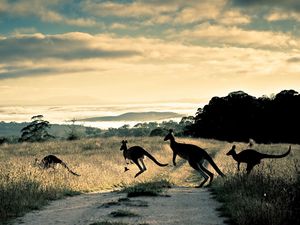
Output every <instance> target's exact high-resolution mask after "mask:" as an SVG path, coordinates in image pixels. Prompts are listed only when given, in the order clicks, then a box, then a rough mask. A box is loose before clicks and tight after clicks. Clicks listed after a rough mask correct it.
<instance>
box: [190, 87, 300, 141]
mask: <svg viewBox="0 0 300 225" xmlns="http://www.w3.org/2000/svg"><path fill="white" fill-rule="evenodd" d="M299 129H300V95H299V93H298V92H296V91H294V90H284V91H281V92H280V93H278V94H276V95H274V96H273V97H267V96H263V97H260V98H256V97H253V96H251V95H248V94H247V93H245V92H243V91H237V92H232V93H230V94H228V96H226V97H213V98H212V99H211V100H210V101H209V104H208V105H205V106H204V107H203V108H199V109H198V110H197V113H196V115H195V117H194V122H193V124H192V125H190V126H188V128H187V131H186V134H188V135H192V136H195V137H204V138H214V139H219V140H227V141H245V142H246V141H248V140H249V138H252V139H254V140H255V141H256V142H260V143H270V142H273V143H279V142H286V143H300V131H299Z"/></svg>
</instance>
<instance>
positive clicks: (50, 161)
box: [35, 155, 80, 176]
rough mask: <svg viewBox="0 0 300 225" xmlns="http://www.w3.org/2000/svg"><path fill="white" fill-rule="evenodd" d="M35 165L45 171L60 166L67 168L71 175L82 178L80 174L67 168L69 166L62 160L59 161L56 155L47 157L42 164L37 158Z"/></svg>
mask: <svg viewBox="0 0 300 225" xmlns="http://www.w3.org/2000/svg"><path fill="white" fill-rule="evenodd" d="M35 164H37V165H39V166H40V167H41V168H43V169H49V168H50V167H51V168H54V166H55V165H57V164H60V165H62V166H63V167H65V168H66V169H67V170H68V171H69V172H70V173H71V174H73V175H75V176H80V175H79V174H77V173H75V172H73V171H72V170H70V169H69V167H68V166H67V164H66V163H65V162H63V161H62V160H61V159H59V158H58V157H56V156H55V155H47V156H45V157H44V158H43V159H42V160H41V161H40V162H39V160H38V159H37V158H36V159H35Z"/></svg>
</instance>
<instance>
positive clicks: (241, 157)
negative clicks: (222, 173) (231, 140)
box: [226, 145, 291, 174]
mask: <svg viewBox="0 0 300 225" xmlns="http://www.w3.org/2000/svg"><path fill="white" fill-rule="evenodd" d="M235 148H236V146H235V145H233V146H232V148H231V150H230V151H229V152H227V154H226V155H231V156H232V158H233V159H234V160H235V161H237V163H238V171H240V163H241V162H243V163H247V168H246V171H247V174H249V173H250V172H251V170H252V169H253V167H254V166H255V165H258V164H260V161H261V160H262V159H265V158H283V157H285V156H287V155H288V154H289V153H290V151H291V146H290V147H289V149H288V151H287V152H286V153H284V154H282V155H268V154H263V153H259V152H257V151H255V150H253V149H245V150H243V151H241V152H240V153H238V154H237V153H236V151H235Z"/></svg>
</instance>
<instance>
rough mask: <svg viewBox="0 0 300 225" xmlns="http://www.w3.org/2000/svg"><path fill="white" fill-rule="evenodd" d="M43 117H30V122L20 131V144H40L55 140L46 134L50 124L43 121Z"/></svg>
mask: <svg viewBox="0 0 300 225" xmlns="http://www.w3.org/2000/svg"><path fill="white" fill-rule="evenodd" d="M43 117H44V116H43V115H37V116H33V117H31V120H32V122H31V123H30V124H29V125H27V126H26V127H24V128H23V129H22V130H21V133H22V134H21V137H20V138H19V141H20V142H23V141H28V142H41V141H47V140H49V139H52V138H55V137H54V136H52V135H51V134H49V133H48V131H47V130H48V129H49V128H50V127H51V125H50V123H49V122H48V121H46V120H43Z"/></svg>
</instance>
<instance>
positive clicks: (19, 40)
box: [0, 32, 140, 62]
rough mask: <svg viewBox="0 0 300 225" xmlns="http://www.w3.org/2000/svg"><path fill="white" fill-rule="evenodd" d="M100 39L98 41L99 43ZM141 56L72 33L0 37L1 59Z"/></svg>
mask: <svg viewBox="0 0 300 225" xmlns="http://www.w3.org/2000/svg"><path fill="white" fill-rule="evenodd" d="M98 41H99V42H98ZM137 55H140V53H139V52H138V51H132V50H130V49H128V48H126V46H125V47H124V46H120V47H115V48H113V49H112V48H111V49H108V48H106V47H105V46H104V45H102V44H101V38H99V37H95V36H91V35H88V34H84V33H79V32H74V33H67V34H62V35H43V34H33V35H18V36H13V37H7V38H5V39H1V40H0V61H2V62H8V61H22V60H42V59H49V58H55V59H60V60H76V59H89V58H124V57H132V56H137Z"/></svg>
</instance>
